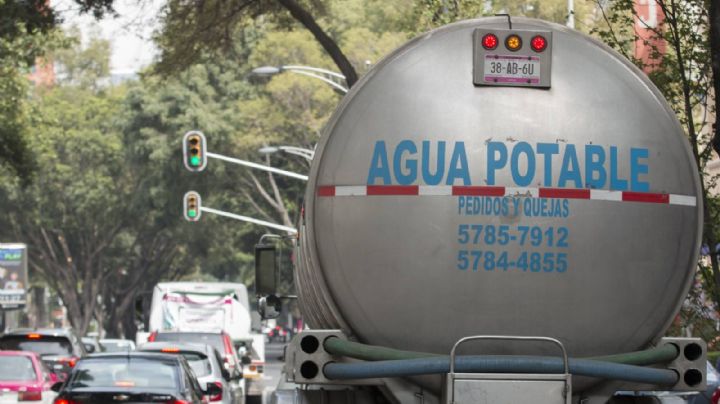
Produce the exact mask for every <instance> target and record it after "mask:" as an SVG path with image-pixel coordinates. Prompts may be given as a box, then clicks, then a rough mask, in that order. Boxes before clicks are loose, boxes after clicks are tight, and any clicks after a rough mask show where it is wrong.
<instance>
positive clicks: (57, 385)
mask: <svg viewBox="0 0 720 404" xmlns="http://www.w3.org/2000/svg"><path fill="white" fill-rule="evenodd" d="M62 386H63V382H56V383H54V384H53V385H52V386H51V387H50V390H52V391H54V392H56V393H59V392H60V390H62Z"/></svg>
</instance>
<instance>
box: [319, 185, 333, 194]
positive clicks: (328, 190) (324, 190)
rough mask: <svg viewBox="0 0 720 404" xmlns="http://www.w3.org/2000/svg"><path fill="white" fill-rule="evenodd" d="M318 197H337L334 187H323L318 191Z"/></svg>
mask: <svg viewBox="0 0 720 404" xmlns="http://www.w3.org/2000/svg"><path fill="white" fill-rule="evenodd" d="M317 194H318V196H335V186H334V185H321V186H319V187H318V189H317Z"/></svg>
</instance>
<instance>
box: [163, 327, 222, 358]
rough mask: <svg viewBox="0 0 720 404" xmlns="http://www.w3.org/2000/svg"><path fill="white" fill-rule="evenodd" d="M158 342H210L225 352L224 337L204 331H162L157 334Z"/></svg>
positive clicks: (218, 349) (212, 345)
mask: <svg viewBox="0 0 720 404" xmlns="http://www.w3.org/2000/svg"><path fill="white" fill-rule="evenodd" d="M155 341H158V342H165V341H171V342H190V343H192V342H195V343H200V344H208V345H210V346H211V347H213V348H215V349H217V351H218V352H220V353H222V352H225V346H224V345H223V338H222V335H221V334H210V333H202V332H161V333H158V334H157V335H156V336H155Z"/></svg>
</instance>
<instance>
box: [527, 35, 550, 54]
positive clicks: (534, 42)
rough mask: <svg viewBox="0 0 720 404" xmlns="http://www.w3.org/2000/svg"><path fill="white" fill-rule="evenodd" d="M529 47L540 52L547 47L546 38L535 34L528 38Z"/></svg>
mask: <svg viewBox="0 0 720 404" xmlns="http://www.w3.org/2000/svg"><path fill="white" fill-rule="evenodd" d="M530 47H531V48H532V49H533V50H534V51H535V52H542V51H544V50H545V48H547V40H546V39H545V38H544V37H542V36H540V35H535V36H534V37H533V38H532V39H531V40H530Z"/></svg>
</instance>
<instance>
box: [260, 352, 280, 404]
mask: <svg viewBox="0 0 720 404" xmlns="http://www.w3.org/2000/svg"><path fill="white" fill-rule="evenodd" d="M284 348H285V344H278V343H267V344H265V374H264V376H263V380H262V383H263V386H264V389H263V404H268V403H269V402H270V393H272V392H273V391H274V390H275V387H277V385H278V382H279V381H280V372H281V370H282V367H283V364H284V362H283V359H282V355H283V351H284Z"/></svg>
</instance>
